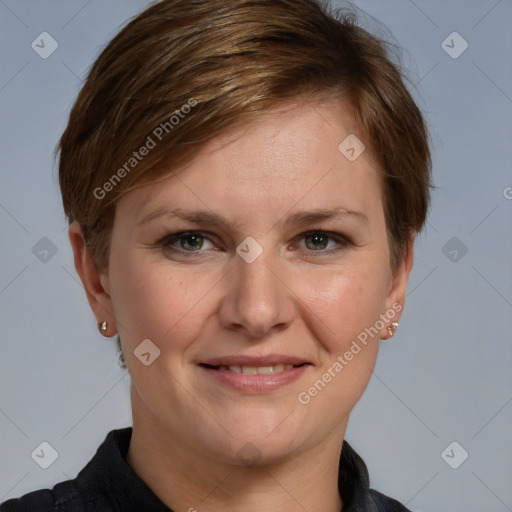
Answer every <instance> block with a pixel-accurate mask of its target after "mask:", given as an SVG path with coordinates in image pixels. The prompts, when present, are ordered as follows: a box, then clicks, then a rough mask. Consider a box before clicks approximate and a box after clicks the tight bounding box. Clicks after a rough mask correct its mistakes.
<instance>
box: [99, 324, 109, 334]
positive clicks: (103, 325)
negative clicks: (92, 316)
mask: <svg viewBox="0 0 512 512" xmlns="http://www.w3.org/2000/svg"><path fill="white" fill-rule="evenodd" d="M98 327H99V328H100V332H101V334H103V336H105V335H106V333H107V327H108V324H107V321H106V320H104V321H103V322H101V323H100V324H98Z"/></svg>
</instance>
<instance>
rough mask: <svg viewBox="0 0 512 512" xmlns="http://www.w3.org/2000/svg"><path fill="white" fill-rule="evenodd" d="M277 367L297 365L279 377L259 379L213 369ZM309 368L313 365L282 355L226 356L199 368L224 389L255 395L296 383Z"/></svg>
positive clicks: (257, 375)
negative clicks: (224, 387)
mask: <svg viewBox="0 0 512 512" xmlns="http://www.w3.org/2000/svg"><path fill="white" fill-rule="evenodd" d="M277 364H282V365H287V364H288V365H294V367H293V368H290V369H287V370H283V371H281V372H278V373H270V374H256V375H250V374H245V373H236V372H232V371H230V370H219V369H216V368H214V367H218V366H252V367H255V366H256V367H258V366H274V365H277ZM299 365H300V366H299ZM309 366H311V363H309V362H308V361H306V360H304V359H301V358H297V357H291V356H285V355H280V354H270V355H266V356H225V357H217V358H213V359H207V360H205V361H202V362H201V363H200V364H199V368H200V369H201V370H202V371H204V372H205V374H206V375H208V376H209V377H211V378H212V379H215V380H216V381H217V382H219V383H221V384H222V385H225V386H227V387H230V388H232V389H235V390H238V391H242V392H244V393H248V394H254V395H255V394H261V393H266V392H270V391H274V390H277V389H279V388H282V387H284V386H286V385H288V384H291V383H292V382H295V381H296V380H298V379H299V378H300V377H301V376H302V375H303V374H304V372H305V371H307V369H308V367H309Z"/></svg>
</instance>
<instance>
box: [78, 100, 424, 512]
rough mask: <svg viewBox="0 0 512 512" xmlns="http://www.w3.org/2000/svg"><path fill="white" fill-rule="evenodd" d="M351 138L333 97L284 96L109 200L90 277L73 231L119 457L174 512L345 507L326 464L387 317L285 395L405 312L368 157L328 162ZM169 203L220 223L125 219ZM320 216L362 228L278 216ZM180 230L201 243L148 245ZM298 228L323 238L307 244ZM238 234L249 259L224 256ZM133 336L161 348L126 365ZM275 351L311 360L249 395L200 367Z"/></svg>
mask: <svg viewBox="0 0 512 512" xmlns="http://www.w3.org/2000/svg"><path fill="white" fill-rule="evenodd" d="M350 133H355V134H357V133H358V131H357V127H356V126H355V124H354V121H353V119H352V117H351V116H350V115H349V113H348V111H347V110H346V109H345V108H344V107H343V105H340V104H339V102H335V101H333V100H330V101H324V102H322V103H318V102H315V103H311V102H307V101H300V100H299V99H298V100H297V102H296V103H294V104H293V105H291V106H288V107H287V108H285V109H283V108H282V109H279V110H276V111H273V112H271V113H269V114H267V115H265V116H264V117H262V118H260V119H258V120H257V121H254V122H252V123H250V124H249V125H248V126H246V127H245V128H236V129H233V130H231V131H230V132H227V133H224V134H222V135H221V136H219V137H217V138H216V139H215V140H214V141H212V142H211V143H209V144H208V145H207V146H205V147H204V148H203V149H202V150H201V151H200V152H199V153H198V155H197V156H196V157H195V159H194V160H193V161H192V163H191V164H190V165H188V166H187V167H186V168H183V169H181V170H180V171H179V172H178V173H175V175H173V176H170V177H166V178H165V179H164V180H162V181H160V182H158V183H155V184H151V185H147V186H144V187H142V188H139V189H136V190H133V191H131V192H129V193H128V194H127V195H125V196H124V197H123V198H122V199H121V200H120V202H119V203H118V205H117V208H116V216H115V222H114V227H113V231H112V239H111V248H110V259H109V267H108V269H106V270H105V271H104V272H100V271H99V270H98V269H97V268H96V266H95V265H94V263H93V261H92V259H91V256H90V254H89V253H88V251H87V250H86V248H85V246H84V243H83V239H82V234H81V230H80V227H79V226H78V225H76V224H72V225H71V226H70V229H69V235H70V240H71V244H72V246H73V251H74V256H75V266H76V269H77V271H78V273H79V275H80V277H81V279H82V282H83V284H84V287H85V290H86V293H87V297H88V299H89V303H90V305H91V308H92V310H93V312H94V313H95V315H96V318H97V320H98V322H102V321H103V320H107V321H108V325H109V328H108V333H107V335H108V336H114V335H115V334H116V333H117V332H119V334H120V336H121V339H122V345H123V350H124V354H125V359H126V363H127V366H128V371H129V373H130V376H131V380H132V391H131V402H132V411H133V436H132V441H131V444H130V448H129V451H128V454H127V461H128V463H129V464H130V465H131V466H132V467H133V468H134V470H135V471H136V473H137V474H138V475H139V476H140V477H141V478H142V479H143V480H144V481H145V482H146V483H147V484H148V485H149V487H150V488H151V489H152V490H153V492H154V493H155V494H156V495H157V496H158V497H159V498H160V499H161V500H162V502H163V503H165V504H166V505H167V506H168V507H170V508H172V509H173V510H175V511H187V510H191V509H192V510H193V509H194V508H195V509H197V510H198V511H199V512H200V511H201V510H208V511H212V512H215V511H221V510H226V509H228V508H229V510H231V511H233V512H237V511H244V512H251V511H253V510H254V511H255V510H258V511H260V510H267V511H277V510H279V511H281V512H282V511H285V512H286V511H294V512H295V511H296V510H298V509H301V507H303V508H304V509H305V510H324V511H328V512H334V511H339V510H341V508H342V498H343V497H340V495H339V493H338V488H337V475H338V461H339V456H340V452H341V447H342V442H343V439H344V436H345V430H346V426H347V422H348V418H349V414H350V411H351V410H352V408H353V407H354V405H355V404H356V402H357V401H358V400H359V398H360V397H361V394H362V393H363V391H364V389H365V388H366V386H367V384H368V382H369V379H370V377H371V373H372V370H373V368H374V365H375V361H376V358H377V353H378V345H379V337H380V338H382V339H386V338H388V337H389V334H388V330H387V327H388V326H389V325H390V322H391V320H390V321H387V322H386V324H385V326H384V327H383V328H382V329H381V330H380V333H379V336H375V337H374V338H373V339H371V340H370V341H369V342H368V344H367V345H366V346H364V347H363V348H362V350H361V351H360V352H359V353H358V354H357V355H355V356H354V357H353V359H352V360H351V361H350V362H348V364H347V365H346V366H344V368H343V370H342V371H340V372H338V373H336V376H335V377H334V378H332V379H331V381H330V382H329V383H328V384H327V385H326V386H325V387H324V388H323V389H322V390H321V391H320V392H318V394H317V395H316V396H315V397H313V398H311V400H310V402H309V403H307V404H306V405H303V404H301V403H299V401H298V395H299V393H301V392H304V391H307V390H308V388H310V387H311V386H312V385H313V383H314V382H315V381H317V380H318V379H319V378H321V376H322V375H323V374H324V373H325V372H326V371H328V369H329V368H332V366H333V364H334V362H335V361H336V360H337V357H338V356H340V355H343V354H344V353H345V352H346V351H347V350H348V349H349V347H350V346H351V343H352V341H353V340H355V339H356V338H357V336H358V334H359V333H361V332H362V331H364V329H365V328H368V327H370V326H373V325H374V324H375V322H376V320H378V319H379V315H381V314H385V313H386V311H388V310H390V309H392V307H393V304H395V305H396V304H400V305H403V304H404V299H405V291H406V284H407V280H408V277H409V273H410V270H411V266H412V259H413V255H412V247H413V242H414V236H413V235H412V234H411V243H410V249H409V250H408V252H407V253H406V255H405V257H404V259H403V260H402V261H401V262H400V263H399V265H398V266H397V267H396V268H395V269H392V268H391V267H390V257H389V245H388V238H387V232H386V225H385V218H384V210H383V203H382V198H381V183H380V177H379V175H378V173H377V170H376V164H375V162H374V160H373V159H372V158H371V155H370V154H369V151H368V150H367V151H365V152H364V153H363V154H362V155H361V156H360V157H359V158H357V159H356V160H355V161H353V162H351V161H349V160H348V159H347V158H346V157H345V156H344V155H342V154H341V153H340V151H339V150H338V145H339V144H340V142H341V141H342V140H344V139H345V137H347V135H349V134H350ZM360 138H362V137H360ZM177 207H180V208H183V209H190V210H201V211H207V212H210V213H211V212H215V213H217V214H220V215H221V216H222V217H224V218H225V219H226V222H227V225H226V226H211V225H206V224H204V223H199V224H197V223H191V222H189V221H184V220H181V219H178V218H172V217H170V216H165V215H163V216H159V217H157V218H155V219H153V220H152V221H149V222H145V223H142V224H140V222H141V220H142V219H143V218H144V217H147V216H148V215H149V214H151V213H152V212H154V211H155V210H158V209H159V208H177ZM319 208H341V209H343V210H345V211H357V212H360V214H362V215H341V216H338V217H334V218H331V219H328V220H322V221H316V222H307V223H301V224H297V225H292V224H290V222H288V220H287V218H288V216H289V215H291V214H293V213H296V212H298V211H311V210H314V209H319ZM365 219H366V220H365ZM191 230H193V231H199V232H200V233H199V234H201V235H202V236H203V238H201V237H199V239H190V238H187V237H186V236H184V237H182V238H181V239H179V238H178V239H176V240H174V241H171V242H169V243H168V246H167V247H165V246H164V244H163V243H159V240H161V239H162V238H164V237H165V236H166V235H169V234H174V233H179V232H186V231H191ZM312 230H314V231H321V232H322V233H320V235H322V234H323V237H321V238H320V241H319V240H318V239H314V237H311V236H309V237H308V236H304V233H306V232H308V231H312ZM329 234H331V235H335V234H337V235H339V237H340V238H339V239H338V238H336V237H335V236H331V237H328V235H329ZM248 236H250V237H253V238H254V239H255V240H256V241H257V242H258V243H259V244H260V246H261V247H262V248H263V253H262V254H261V255H260V256H259V257H258V258H257V259H256V260H255V261H254V262H252V263H247V262H246V261H245V260H244V259H242V258H241V257H240V256H239V255H238V254H237V252H236V248H237V246H238V245H239V244H241V242H242V241H243V240H244V239H245V238H246V237H248ZM326 237H327V238H326ZM342 237H345V238H346V239H348V241H349V242H348V244H345V245H344V244H343V243H342V242H343V238H342ZM187 242H188V245H187ZM201 244H202V245H201ZM336 248H337V249H339V250H338V251H337V252H333V253H331V254H329V253H327V252H326V251H328V250H329V249H336ZM173 249H174V251H173ZM180 250H181V252H180ZM187 251H188V252H187ZM192 252H194V255H191V253H192ZM399 318H400V313H397V314H396V316H395V317H394V318H393V320H392V321H399ZM144 339H150V340H151V341H152V342H153V343H154V344H155V345H156V346H157V347H158V348H159V349H160V351H161V352H160V356H159V357H158V358H157V359H155V360H154V362H152V363H151V364H150V365H149V366H145V365H144V364H141V362H140V361H139V359H137V358H136V357H135V355H134V350H135V349H136V348H137V346H138V345H139V344H140V343H141V341H142V340H144ZM276 353H277V354H284V355H293V356H298V357H301V358H302V359H304V360H307V361H308V362H309V363H310V364H309V365H308V366H307V367H306V369H305V371H304V372H303V373H302V375H301V376H300V377H299V379H298V380H296V381H294V382H291V383H289V384H287V385H285V386H282V387H281V388H279V389H276V390H273V391H268V392H263V393H248V392H243V391H239V390H235V389H232V388H230V387H228V386H226V385H224V384H222V383H220V382H218V381H217V380H216V379H214V378H212V377H211V376H210V374H209V373H208V372H205V371H204V369H203V368H201V367H200V366H198V363H199V362H200V361H202V360H205V359H208V358H213V357H218V356H226V355H240V354H249V355H267V354H276ZM331 371H332V370H331ZM249 442H250V443H252V445H254V446H255V447H256V449H257V451H258V454H259V456H260V459H259V461H258V462H257V463H256V464H255V465H254V466H252V467H247V466H246V465H244V464H243V462H242V461H241V460H240V458H239V456H238V455H237V454H238V452H239V450H241V449H242V448H243V447H244V445H246V444H247V443H249Z"/></svg>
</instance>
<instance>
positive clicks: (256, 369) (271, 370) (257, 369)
mask: <svg viewBox="0 0 512 512" xmlns="http://www.w3.org/2000/svg"><path fill="white" fill-rule="evenodd" d="M309 364H310V363H301V364H272V365H265V366H249V365H237V364H230V365H211V364H206V363H201V364H200V366H203V367H204V368H209V369H210V370H218V371H228V372H234V373H243V374H244V375H271V374H275V373H281V372H284V371H285V370H291V369H292V368H299V367H301V366H305V365H309Z"/></svg>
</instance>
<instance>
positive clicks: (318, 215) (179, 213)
mask: <svg viewBox="0 0 512 512" xmlns="http://www.w3.org/2000/svg"><path fill="white" fill-rule="evenodd" d="M160 217H177V218H179V219H182V220H185V221H188V222H191V223H193V224H204V225H208V226H212V227H215V226H220V227H224V228H229V227H230V224H229V222H228V221H227V220H226V219H225V218H224V217H222V216H221V215H219V214H218V213H215V212H211V211H201V210H185V209H184V208H175V209H170V208H166V207H162V208H158V209H156V210H154V211H153V212H150V213H148V214H147V215H145V216H144V217H143V218H142V219H141V220H140V221H139V222H138V223H137V225H138V226H141V225H144V224H147V223H149V222H151V221H153V220H155V219H158V218H160ZM334 218H355V219H359V220H361V221H364V222H365V223H368V217H367V216H366V215H365V214H364V213H362V212H359V211H356V210H347V209H345V208H341V207H335V208H323V209H322V208H319V209H314V210H308V211H302V212H296V213H293V214H291V215H289V216H288V217H285V218H284V220H280V221H279V222H277V224H290V225H301V224H313V223H315V222H321V221H325V220H329V219H334Z"/></svg>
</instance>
